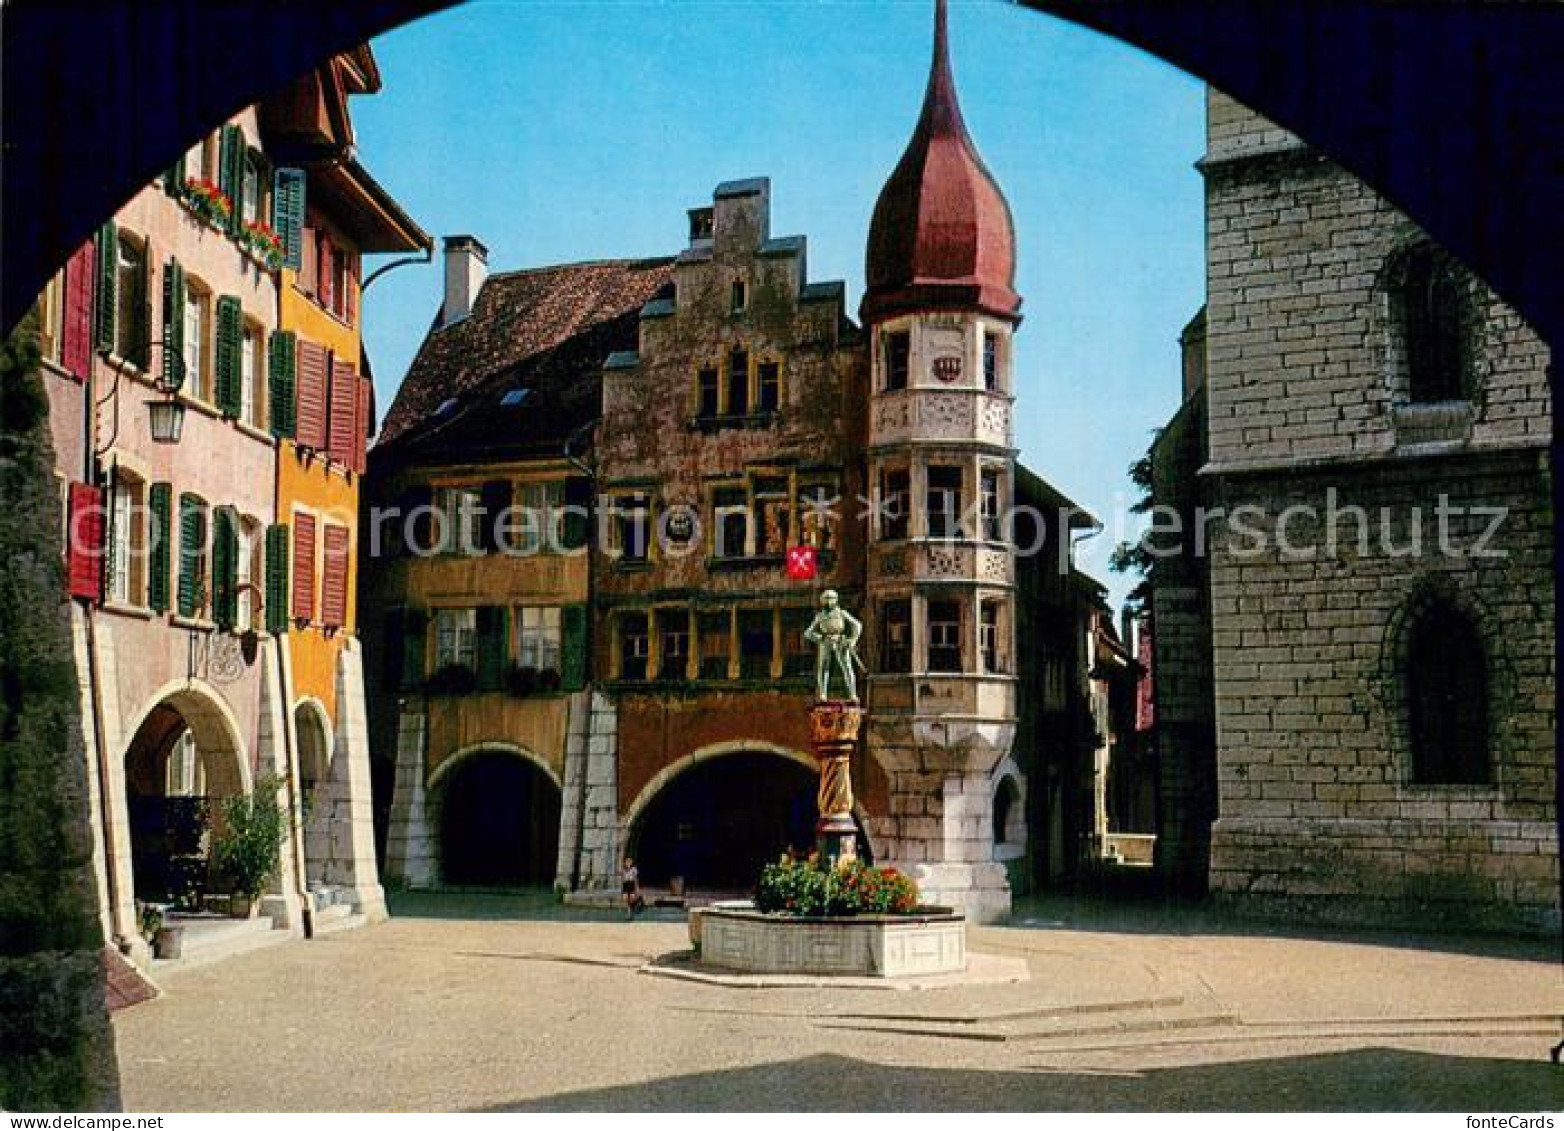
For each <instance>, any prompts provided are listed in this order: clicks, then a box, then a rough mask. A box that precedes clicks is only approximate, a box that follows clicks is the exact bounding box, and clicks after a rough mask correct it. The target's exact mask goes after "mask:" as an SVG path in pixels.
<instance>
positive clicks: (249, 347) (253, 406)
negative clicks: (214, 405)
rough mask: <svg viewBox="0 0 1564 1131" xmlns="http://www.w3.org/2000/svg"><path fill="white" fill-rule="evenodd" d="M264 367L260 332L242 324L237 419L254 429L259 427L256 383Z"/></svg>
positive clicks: (259, 400) (259, 401)
mask: <svg viewBox="0 0 1564 1131" xmlns="http://www.w3.org/2000/svg"><path fill="white" fill-rule="evenodd" d="M265 372H266V367H265V366H264V365H262V364H261V330H260V327H258V326H256V325H255V323H253V322H246V323H245V324H244V341H243V343H242V344H241V346H240V349H239V419H240V420H242V421H244V422H245V423H246V424H249V425H252V426H254V427H256V428H259V427H260V426H261V423H262V421H261V405H263V404H264V403H265V401H266V398H265V397H263V396H262V395H261V390H260V386H259V385H258V384H257V382H258V381H259V380H260V377H261V374H263V373H265Z"/></svg>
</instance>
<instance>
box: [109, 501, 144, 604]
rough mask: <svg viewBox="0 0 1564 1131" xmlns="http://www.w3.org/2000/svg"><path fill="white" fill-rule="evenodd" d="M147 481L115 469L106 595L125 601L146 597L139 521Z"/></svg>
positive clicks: (139, 600) (138, 600)
mask: <svg viewBox="0 0 1564 1131" xmlns="http://www.w3.org/2000/svg"><path fill="white" fill-rule="evenodd" d="M145 492H146V485H145V484H144V483H142V481H141V480H140V479H138V478H137V477H136V476H134V475H131V474H129V473H128V472H126V471H123V470H119V471H116V472H115V473H114V488H113V496H112V498H111V500H110V505H111V508H112V509H111V511H110V514H109V522H110V529H111V531H112V534H113V539H114V541H113V546H112V548H111V550H110V553H109V597H110V599H112V600H114V601H118V602H119V603H121V604H124V605H140V604H142V603H143V602H144V601H145V598H146V589H145V584H146V583H145V578H146V562H145V555H144V547H145V539H144V536H143V535H144V531H143V526H142V524H143V523H144V522H145V520H146V510H145V507H144V505H143V504H144V503H145V501H146V500H145V498H144V495H145Z"/></svg>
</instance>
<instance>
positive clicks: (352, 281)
mask: <svg viewBox="0 0 1564 1131" xmlns="http://www.w3.org/2000/svg"><path fill="white" fill-rule="evenodd" d="M342 255H343V256H345V257H346V258H347V264H348V269H347V270H346V271H344V272H343V273H342V310H343V317H344V319H345V320H346V321H347V324H348V325H349V326H351V325H353V319H354V316H355V315H356V314H357V309H358V300H357V298H356V295H357V292H358V253H357V252H347V251H344V252H342Z"/></svg>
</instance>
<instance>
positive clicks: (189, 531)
mask: <svg viewBox="0 0 1564 1131" xmlns="http://www.w3.org/2000/svg"><path fill="white" fill-rule="evenodd" d="M205 505H206V504H204V503H203V502H202V501H201V498H200V496H198V495H189V494H185V495H180V496H179V593H178V600H177V603H176V608H177V610H178V612H179V615H180V616H182V617H193V616H195V615H196V614H197V613H198V612H199V611H200V607H201V580H202V579H201V565H202V562H203V560H204V559H205V556H206V546H205V545H203V542H204V539H203V538H202V534H203V531H202V529H201V528H202V526H203V525H204V523H203V522H202V513H201V512H202V509H203V508H204V507H205Z"/></svg>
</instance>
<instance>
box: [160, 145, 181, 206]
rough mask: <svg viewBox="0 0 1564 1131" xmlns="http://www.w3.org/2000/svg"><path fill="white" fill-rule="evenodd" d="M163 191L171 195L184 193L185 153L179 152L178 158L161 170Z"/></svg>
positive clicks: (176, 195) (179, 195)
mask: <svg viewBox="0 0 1564 1131" xmlns="http://www.w3.org/2000/svg"><path fill="white" fill-rule="evenodd" d="M163 191H164V192H166V193H168V195H169V196H172V197H176V198H178V197H182V196H184V194H185V155H184V154H183V153H181V154H180V155H179V160H178V161H175V162H174V163H173V164H172V165H170V166H169V167H168V168H166V169H164V170H163Z"/></svg>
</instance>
